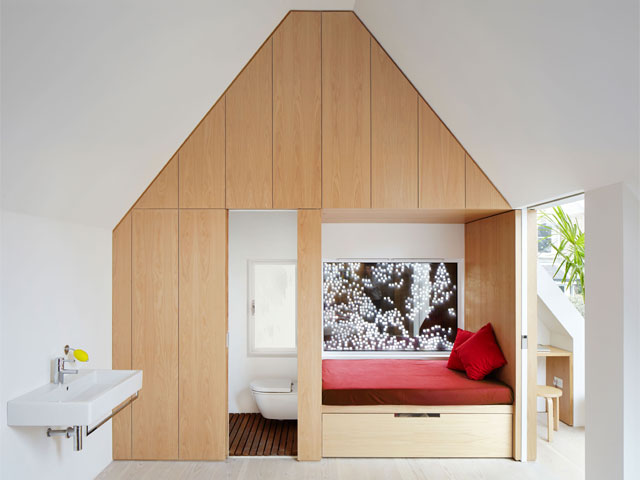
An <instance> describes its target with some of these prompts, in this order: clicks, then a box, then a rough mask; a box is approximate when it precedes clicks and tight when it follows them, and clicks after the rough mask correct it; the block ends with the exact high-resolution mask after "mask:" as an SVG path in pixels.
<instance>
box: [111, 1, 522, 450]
mask: <svg viewBox="0 0 640 480" xmlns="http://www.w3.org/2000/svg"><path fill="white" fill-rule="evenodd" d="M272 208H273V209H299V225H298V229H299V230H298V232H299V247H298V248H299V251H298V261H299V273H298V275H299V279H298V281H299V284H300V285H299V293H298V296H299V308H298V311H299V319H298V321H299V327H298V348H299V357H298V363H299V372H300V373H299V416H300V424H299V428H300V431H299V434H300V438H299V458H300V459H305V460H311V459H319V458H320V456H321V411H320V403H321V371H320V362H321V358H320V355H321V338H320V332H321V330H320V322H321V311H320V305H321V304H320V291H321V286H320V281H321V277H320V268H321V259H320V224H321V222H322V218H323V215H325V213H327V214H329V212H333V213H332V214H333V215H336V214H337V215H338V216H340V214H339V212H353V211H354V209H355V210H357V211H359V212H369V213H370V214H371V215H373V216H375V217H376V218H387V219H390V220H389V221H394V220H393V218H394V217H398V215H399V213H398V212H401V211H402V212H404V215H408V216H406V217H403V218H418V219H419V220H418V221H425V218H426V219H430V221H434V220H436V219H437V220H438V221H439V222H447V221H449V222H452V221H453V222H461V221H466V220H461V219H464V218H466V217H465V216H464V215H466V213H465V212H471V211H483V212H484V215H489V214H492V213H499V212H502V211H505V210H508V209H510V207H509V205H508V203H507V202H506V201H505V200H504V198H503V197H502V196H501V194H500V193H499V192H498V190H496V189H495V187H494V186H493V184H492V183H491V182H490V181H489V179H488V178H487V177H486V175H485V174H484V173H483V172H482V170H481V169H480V168H479V167H478V165H477V164H476V163H475V162H474V161H473V159H472V158H471V157H470V156H469V154H468V153H467V152H466V151H465V149H464V148H463V147H462V146H461V144H460V143H459V142H458V140H457V139H456V138H455V137H454V136H453V135H452V133H451V132H450V131H449V129H448V128H447V127H446V126H445V125H444V124H443V123H442V121H441V120H440V118H439V117H438V116H437V115H436V114H435V113H434V112H433V110H432V109H431V108H430V107H429V105H428V104H427V103H426V101H425V100H424V99H423V98H422V97H421V96H420V94H419V93H418V92H417V91H416V89H415V88H414V87H413V85H412V84H411V83H410V82H409V80H408V79H407V78H406V77H405V76H404V74H403V73H402V72H401V71H400V70H399V69H398V67H397V66H396V65H395V63H394V62H393V61H392V59H391V58H390V57H389V56H388V55H387V53H386V52H385V51H384V50H383V48H382V47H381V46H380V45H379V44H378V42H377V41H376V40H375V38H373V37H372V36H371V34H370V33H369V31H368V30H367V29H366V27H365V26H364V25H363V24H362V23H361V22H360V20H359V19H358V18H357V17H356V16H355V14H354V13H353V12H300V11H295V12H290V13H289V14H288V15H287V16H286V17H285V19H284V20H283V21H282V22H281V24H280V25H279V26H278V27H277V28H276V30H275V31H274V32H273V34H272V35H271V36H270V37H269V38H268V39H267V40H266V41H265V43H264V44H263V45H262V46H261V47H260V49H259V50H258V52H257V53H256V54H255V55H254V57H253V58H252V59H251V60H250V61H249V63H248V64H247V65H246V66H245V68H244V69H243V70H242V71H241V72H240V74H239V75H238V76H237V77H236V79H235V80H234V81H233V83H232V84H231V85H230V87H229V88H228V89H227V91H226V92H225V93H224V94H223V95H222V97H220V99H219V100H218V101H217V102H216V103H215V105H214V106H213V107H212V108H211V110H210V111H209V112H208V113H207V114H206V116H205V117H204V118H203V119H202V121H201V122H200V123H199V124H198V126H197V127H196V128H195V130H194V131H193V132H192V133H191V135H190V136H189V137H188V138H187V139H186V140H185V142H184V143H183V144H182V146H181V147H180V148H179V149H178V151H177V152H176V153H175V154H174V155H173V156H172V157H171V159H170V160H169V161H168V163H167V164H166V165H165V167H164V168H163V169H162V170H161V172H160V173H159V174H158V175H157V177H156V178H155V179H154V181H153V182H152V183H151V184H150V185H149V187H148V188H147V189H146V190H145V192H143V194H142V196H141V197H140V198H139V199H138V201H137V202H136V203H135V204H134V206H133V207H132V210H131V211H130V212H128V213H127V215H126V216H125V217H124V218H123V220H122V221H121V222H120V223H119V224H118V226H117V227H116V228H115V229H114V232H113V367H114V368H122V369H125V368H134V369H142V370H144V388H143V389H142V391H141V394H140V398H139V399H138V400H137V401H136V402H135V403H134V404H133V406H132V407H128V408H127V409H126V410H125V411H124V412H123V413H122V414H120V415H118V416H117V417H116V419H115V420H114V422H113V423H114V426H113V443H114V450H113V452H114V458H116V459H185V460H186V459H189V460H215V459H223V458H225V457H226V455H227V451H228V446H227V442H228V438H227V428H228V423H227V417H226V412H227V349H226V344H225V338H226V332H227V303H226V298H227V281H226V279H227V263H226V262H227V228H228V225H227V210H228V209H272ZM320 209H323V210H324V212H322V211H321V210H320ZM336 212H338V213H336ZM407 212H412V213H409V214H408V213H407ZM421 212H422V213H421ZM424 212H427V216H426V217H423V214H424ZM452 212H456V215H457V216H452V215H453V214H452ZM461 212H462V216H461ZM350 215H352V213H347V216H350ZM356 215H360V216H362V215H361V214H356ZM365 215H368V214H365ZM484 215H483V216H484ZM509 215H513V214H509ZM363 218H364V217H363ZM475 218H479V217H478V216H476V217H475ZM495 218H496V219H499V220H489V221H488V223H487V225H489V224H491V225H493V223H492V222H502V221H503V219H505V218H508V219H509V222H512V217H510V216H509V217H505V216H503V215H500V216H499V217H495ZM427 221H429V220H427ZM513 221H515V220H513ZM470 225H471V226H469V227H468V228H467V237H468V240H467V241H468V242H469V235H471V236H472V237H473V238H476V235H484V233H481V232H484V230H483V228H484V227H482V225H485V224H484V223H473V224H470ZM510 226H512V225H510ZM487 228H488V230H487V232H486V234H487V235H489V236H488V237H486V238H484V237H483V238H484V239H483V242H491V241H494V240H495V241H496V242H498V243H499V244H500V245H501V246H502V247H504V248H506V249H507V250H505V251H504V252H503V251H500V250H491V252H482V251H481V249H480V250H478V251H477V252H475V255H476V257H475V258H477V260H478V262H484V263H483V265H484V264H485V263H486V261H487V260H486V259H483V258H481V254H485V253H486V254H490V255H489V256H488V257H487V258H491V259H492V261H493V260H495V261H498V262H499V261H501V260H504V259H503V256H504V255H509V254H514V255H515V252H514V251H513V248H512V247H513V245H512V244H511V243H509V242H510V241H511V240H512V239H509V241H507V238H506V237H504V238H503V236H502V234H504V235H507V234H506V233H505V231H503V230H500V227H495V226H492V227H491V228H489V227H487ZM495 228H498V230H497V231H496V230H495ZM474 232H477V233H474ZM477 238H481V237H477ZM503 240H504V241H505V242H506V243H500V242H503ZM472 245H473V242H470V243H467V254H468V257H469V258H471V259H473V258H474V251H469V249H470V248H472ZM502 247H500V248H502ZM505 258H506V257H505ZM511 260H512V259H511ZM472 265H473V264H472ZM502 265H503V266H504V265H510V264H509V263H508V262H507V263H503V264H502ZM485 267H487V268H488V266H487V265H485ZM485 267H483V268H485ZM467 268H468V267H467ZM505 268H506V267H505ZM475 271H476V270H475V269H474V268H473V266H472V268H471V270H470V271H469V270H467V276H468V280H467V297H468V296H469V292H470V291H471V292H473V285H476V287H477V288H480V284H479V283H474V278H475V277H474V275H475V274H474V272H475ZM469 279H470V280H469ZM475 281H476V282H479V281H480V280H477V279H476V280H475ZM495 281H496V282H497V281H499V280H497V279H496V280H495ZM469 282H470V283H471V285H472V287H471V290H470V289H469V284H470V283H469ZM492 291H493V290H492ZM494 293H496V292H494ZM510 293H513V292H510ZM510 293H508V292H506V293H504V295H505V298H506V297H509V295H510ZM496 295H497V296H496V298H494V299H492V300H491V301H495V302H500V301H502V300H501V298H502V297H500V295H498V294H497V293H496ZM316 297H317V298H316ZM479 298H480V297H479ZM303 299H304V301H303ZM508 301H509V302H512V299H510V300H509V299H508ZM471 302H472V303H469V304H468V305H467V306H466V316H467V319H471V320H468V322H470V323H469V325H468V326H469V327H471V328H474V325H473V320H472V319H473V318H474V315H476V313H477V312H478V310H479V309H480V308H481V307H480V303H473V300H471ZM504 308H505V309H511V308H513V305H512V303H506V304H505V305H504ZM509 312H510V310H509ZM489 313H495V312H489ZM507 313H508V312H506V311H505V312H501V314H505V315H506V314H507ZM509 314H510V313H509ZM478 318H486V317H485V316H484V315H482V316H480V315H478ZM505 318H506V317H505ZM477 326H478V327H479V325H477ZM509 328H511V329H512V330H513V328H515V327H513V328H512V327H507V326H506V324H505V326H504V330H503V329H502V327H500V326H498V329H497V333H498V335H499V337H500V336H502V335H507V336H508V340H503V339H502V338H500V340H501V344H502V342H503V341H505V342H507V343H506V345H507V348H510V346H509V345H511V344H510V343H509V342H511V339H512V337H513V335H515V333H516V332H515V331H511V330H508V329H509ZM316 337H317V338H316ZM505 338H506V337H505ZM514 338H515V337H514ZM513 348H515V346H514V347H513ZM506 353H507V355H508V358H515V356H512V354H513V355H515V351H514V352H512V351H510V350H507V352H506ZM514 368H515V365H513V364H510V365H508V366H507V367H505V370H504V371H505V372H508V373H505V376H506V377H509V378H508V382H507V383H509V384H511V385H514V382H515V379H513V378H511V377H512V376H513V372H515V370H514Z"/></svg>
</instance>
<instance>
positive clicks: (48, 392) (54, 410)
mask: <svg viewBox="0 0 640 480" xmlns="http://www.w3.org/2000/svg"><path fill="white" fill-rule="evenodd" d="M141 388H142V370H80V371H79V373H78V374H77V375H69V376H67V377H66V378H65V383H64V384H54V383H49V384H47V385H43V386H42V387H40V388H37V389H35V390H33V391H31V392H29V393H26V394H24V395H22V396H21V397H18V398H14V399H13V400H10V401H9V402H8V403H7V423H8V424H9V425H10V426H16V427H17V426H42V427H51V426H64V427H67V426H74V425H79V426H90V425H93V424H95V423H97V422H100V421H101V420H102V419H104V418H105V417H107V416H108V415H110V414H111V411H112V410H113V409H114V408H115V407H117V406H118V405H120V404H121V403H123V402H124V401H126V400H127V399H129V398H130V397H131V396H132V395H135V394H136V393H137V392H138V391H139V390H140V389H141Z"/></svg>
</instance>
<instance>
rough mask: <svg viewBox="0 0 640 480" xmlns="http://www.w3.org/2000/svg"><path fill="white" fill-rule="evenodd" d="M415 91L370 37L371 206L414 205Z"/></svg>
mask: <svg viewBox="0 0 640 480" xmlns="http://www.w3.org/2000/svg"><path fill="white" fill-rule="evenodd" d="M417 102H418V93H417V92H416V91H415V89H414V88H413V86H412V85H411V84H410V83H409V81H408V80H407V79H406V77H405V76H404V74H403V73H402V72H401V71H400V69H399V68H398V67H397V66H396V65H395V64H394V63H393V61H392V60H391V58H389V56H388V55H387V54H386V53H385V51H384V50H383V49H382V47H380V45H379V44H378V42H375V41H373V40H372V41H371V207H372V208H416V207H417V206H418V111H417Z"/></svg>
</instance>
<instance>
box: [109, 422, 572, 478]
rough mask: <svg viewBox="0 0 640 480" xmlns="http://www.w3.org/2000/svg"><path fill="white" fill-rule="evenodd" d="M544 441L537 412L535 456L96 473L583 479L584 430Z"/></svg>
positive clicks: (235, 462) (171, 466)
mask: <svg viewBox="0 0 640 480" xmlns="http://www.w3.org/2000/svg"><path fill="white" fill-rule="evenodd" d="M554 433H555V436H554V437H553V442H552V443H548V442H547V441H546V435H547V429H546V415H545V414H539V416H538V460H537V461H536V462H527V463H522V462H514V461H513V460H494V459H404V458H402V459H369V458H367V459H324V460H322V461H321V462H298V461H296V460H295V459H293V458H283V457H263V458H230V459H228V460H227V461H226V462H113V463H111V464H110V465H109V466H108V467H107V468H106V469H105V470H104V471H103V472H102V473H101V474H100V476H99V477H98V478H99V479H100V480H108V479H112V480H116V479H134V478H135V479H153V480H156V479H157V480H159V479H178V478H179V479H189V480H191V479H239V478H242V479H271V478H277V479H292V480H294V479H295V480H297V479H323V480H326V479H345V480H348V479H356V480H357V479H358V478H363V479H364V478H366V479H367V480H375V479H381V480H383V479H384V480H387V479H401V480H409V479H429V480H431V479H434V480H437V479H448V480H453V479H474V480H475V479H478V480H480V479H486V480H500V479H509V480H512V479H516V478H517V479H523V480H524V479H544V480H555V479H558V480H560V479H562V480H574V479H575V480H583V479H584V428H571V427H568V426H566V425H565V424H563V423H560V430H559V431H557V432H554Z"/></svg>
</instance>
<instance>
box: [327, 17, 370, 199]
mask: <svg viewBox="0 0 640 480" xmlns="http://www.w3.org/2000/svg"><path fill="white" fill-rule="evenodd" d="M370 44H371V36H370V35H369V32H367V30H366V29H365V28H364V26H363V25H362V23H360V20H358V18H357V17H356V16H355V15H354V14H353V12H322V206H323V208H369V207H371V142H370V138H371V108H370V106H371V95H370V92H371V81H370V80H371V70H370V53H371V52H370V50H371V45H370Z"/></svg>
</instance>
